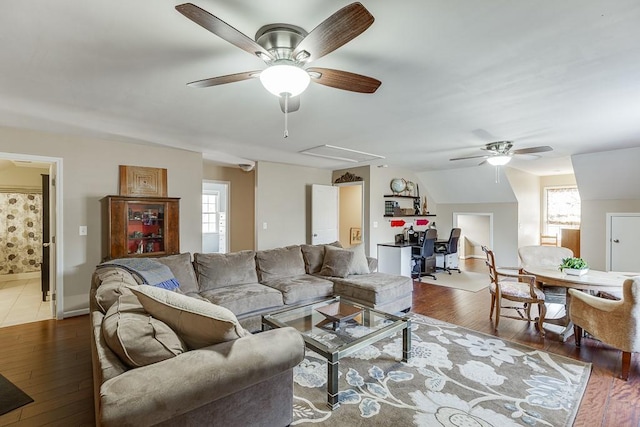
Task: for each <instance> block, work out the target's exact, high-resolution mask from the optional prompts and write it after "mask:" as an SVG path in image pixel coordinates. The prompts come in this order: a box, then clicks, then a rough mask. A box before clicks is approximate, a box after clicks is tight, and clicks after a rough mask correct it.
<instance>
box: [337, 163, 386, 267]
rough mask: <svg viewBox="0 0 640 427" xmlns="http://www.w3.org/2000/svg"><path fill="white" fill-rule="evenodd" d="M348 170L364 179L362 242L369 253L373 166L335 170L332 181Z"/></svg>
mask: <svg viewBox="0 0 640 427" xmlns="http://www.w3.org/2000/svg"><path fill="white" fill-rule="evenodd" d="M347 172H349V173H351V174H353V175H355V176H357V177H359V178H362V181H360V183H361V184H362V191H364V196H363V203H362V209H363V212H362V242H363V244H364V250H365V253H366V254H367V255H369V240H370V229H371V222H370V221H369V218H370V216H371V185H370V183H371V167H370V166H369V165H367V166H359V167H354V168H348V169H339V170H335V171H333V173H332V174H331V182H336V179H338V178H340V177H341V176H343V175H344V174H345V173H347ZM373 256H375V252H373Z"/></svg>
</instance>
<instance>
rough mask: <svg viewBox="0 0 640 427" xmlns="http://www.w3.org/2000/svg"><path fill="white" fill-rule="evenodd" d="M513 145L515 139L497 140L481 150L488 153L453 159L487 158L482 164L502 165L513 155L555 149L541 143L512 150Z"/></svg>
mask: <svg viewBox="0 0 640 427" xmlns="http://www.w3.org/2000/svg"><path fill="white" fill-rule="evenodd" d="M511 147H513V141H495V142H490V143H488V144H486V145H485V146H484V147H482V148H481V150H485V151H487V152H488V153H487V154H482V155H479V156H467V157H456V158H453V159H449V160H451V161H453V160H466V159H485V160H483V161H482V162H481V163H480V164H481V165H482V164H484V163H485V162H487V163H489V164H490V165H493V166H502V165H506V164H507V163H509V162H510V161H511V158H512V157H513V156H517V155H521V154H535V153H544V152H547V151H553V148H551V147H549V146H548V145H541V146H539V147H529V148H520V149H518V150H511Z"/></svg>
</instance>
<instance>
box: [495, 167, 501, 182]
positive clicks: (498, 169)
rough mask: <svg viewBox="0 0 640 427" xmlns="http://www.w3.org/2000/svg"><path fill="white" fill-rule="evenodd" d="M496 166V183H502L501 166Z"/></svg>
mask: <svg viewBox="0 0 640 427" xmlns="http://www.w3.org/2000/svg"><path fill="white" fill-rule="evenodd" d="M495 168H496V184H500V166H495Z"/></svg>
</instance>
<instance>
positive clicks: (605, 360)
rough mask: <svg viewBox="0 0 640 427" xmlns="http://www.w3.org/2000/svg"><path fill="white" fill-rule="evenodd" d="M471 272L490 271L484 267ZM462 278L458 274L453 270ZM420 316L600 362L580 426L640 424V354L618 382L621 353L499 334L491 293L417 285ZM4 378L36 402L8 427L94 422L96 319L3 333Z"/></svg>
mask: <svg viewBox="0 0 640 427" xmlns="http://www.w3.org/2000/svg"><path fill="white" fill-rule="evenodd" d="M461 266H462V268H463V269H466V270H470V271H478V272H482V273H484V272H486V267H484V262H483V261H479V260H471V261H466V262H465V263H463V264H462V265H461ZM453 274H457V273H455V272H454V273H453ZM414 290H415V292H414V304H413V311H415V312H417V313H421V314H424V315H427V316H430V317H434V318H437V319H440V320H443V321H447V322H451V323H455V324H457V325H461V326H464V327H466V328H469V329H473V330H476V331H480V332H484V333H487V334H492V335H495V336H497V337H500V338H503V339H507V340H510V341H515V342H518V343H521V344H525V345H529V346H531V347H535V348H539V349H543V350H545V351H549V352H551V353H556V354H561V355H564V356H567V357H571V358H574V359H579V360H582V361H585V362H590V363H592V364H593V371H592V373H591V377H590V379H589V384H588V386H587V391H586V394H585V396H584V398H583V400H582V404H581V406H580V409H579V412H578V416H577V418H576V422H575V426H589V427H591V426H611V427H614V426H615V427H620V426H638V425H640V357H638V355H637V354H634V355H633V357H632V366H631V374H630V378H629V381H627V382H625V381H622V380H620V379H618V378H617V375H619V374H620V358H621V354H620V352H619V351H617V350H613V349H611V348H608V347H605V346H603V345H602V344H599V343H598V342H596V341H593V340H589V339H585V340H583V344H582V348H581V349H577V348H576V347H575V345H574V341H573V338H572V337H571V338H569V340H567V342H565V343H562V342H559V341H558V340H557V337H556V336H555V335H554V334H553V333H548V334H547V337H546V338H545V339H542V338H540V336H539V334H538V333H537V332H536V330H535V328H534V327H533V324H532V325H527V323H526V322H521V321H517V320H510V319H504V318H503V319H502V320H501V321H500V329H499V330H498V331H497V332H494V331H493V327H492V325H491V322H490V320H489V293H488V290H487V289H484V290H481V291H479V292H475V293H473V292H467V291H462V290H457V289H451V288H446V287H441V286H435V285H428V284H423V283H415V284H414ZM0 373H1V374H2V375H4V376H5V377H7V378H8V379H9V380H10V381H12V382H13V383H14V384H16V385H17V386H18V387H20V388H22V389H23V390H24V391H25V392H26V393H27V394H29V395H30V396H31V397H32V398H33V399H34V400H35V401H34V402H33V403H30V404H28V405H26V406H23V407H22V408H19V409H16V410H14V411H12V412H9V413H8V414H5V415H2V416H0V426H6V425H10V426H44V425H47V426H65V427H66V426H91V425H94V415H93V385H92V374H91V350H90V347H89V317H88V316H80V317H73V318H70V319H65V320H61V321H54V320H47V321H41V322H35V323H28V324H24V325H17V326H9V327H4V328H0Z"/></svg>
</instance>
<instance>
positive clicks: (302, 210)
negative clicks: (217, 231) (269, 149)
mask: <svg viewBox="0 0 640 427" xmlns="http://www.w3.org/2000/svg"><path fill="white" fill-rule="evenodd" d="M255 170H256V249H258V250H261V249H271V248H276V247H280V246H286V245H299V244H301V243H308V242H310V241H311V240H310V238H311V184H324V185H331V171H329V170H324V169H315V168H307V167H301V166H292V165H287V164H283V163H271V162H258V164H257V165H256V169H255ZM265 223H266V224H267V228H266V229H265V228H264V227H263V224H265Z"/></svg>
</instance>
